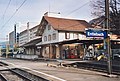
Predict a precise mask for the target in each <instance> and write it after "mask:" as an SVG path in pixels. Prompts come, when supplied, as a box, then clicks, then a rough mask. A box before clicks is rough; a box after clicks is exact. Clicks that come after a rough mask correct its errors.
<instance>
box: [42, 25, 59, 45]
mask: <svg viewBox="0 0 120 81" xmlns="http://www.w3.org/2000/svg"><path fill="white" fill-rule="evenodd" d="M49 26H50V25H49V24H48V25H47V26H46V28H45V30H44V33H43V35H42V42H43V43H46V44H47V43H54V42H57V41H58V40H59V36H58V35H59V34H58V31H57V30H54V29H53V28H52V26H51V29H50V30H49V29H48V27H49ZM53 34H56V38H55V39H53ZM49 35H51V40H48V38H49ZM45 36H46V37H47V40H45Z"/></svg>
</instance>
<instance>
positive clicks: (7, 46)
mask: <svg viewBox="0 0 120 81" xmlns="http://www.w3.org/2000/svg"><path fill="white" fill-rule="evenodd" d="M8 54H9V44H8V35H7V36H6V58H8Z"/></svg>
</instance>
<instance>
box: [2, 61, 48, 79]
mask: <svg viewBox="0 0 120 81" xmlns="http://www.w3.org/2000/svg"><path fill="white" fill-rule="evenodd" d="M6 66H7V67H8V65H7V64H4V63H2V62H0V67H5V69H2V70H0V81H49V80H47V79H45V78H42V77H40V76H37V75H35V74H32V73H30V72H27V71H25V70H22V69H19V68H11V69H10V68H6Z"/></svg>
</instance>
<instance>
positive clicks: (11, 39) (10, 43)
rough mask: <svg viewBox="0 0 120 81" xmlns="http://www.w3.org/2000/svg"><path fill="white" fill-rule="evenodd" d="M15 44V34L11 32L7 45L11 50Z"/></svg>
mask: <svg viewBox="0 0 120 81" xmlns="http://www.w3.org/2000/svg"><path fill="white" fill-rule="evenodd" d="M14 44H15V32H14V31H12V32H11V33H9V45H10V48H13V47H14Z"/></svg>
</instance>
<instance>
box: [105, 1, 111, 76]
mask: <svg viewBox="0 0 120 81" xmlns="http://www.w3.org/2000/svg"><path fill="white" fill-rule="evenodd" d="M105 18H106V23H105V27H106V29H107V34H109V32H110V25H109V19H110V18H109V0H105ZM105 40H106V41H107V54H108V59H107V62H108V75H111V73H112V59H111V56H112V55H111V44H110V37H109V36H107V38H106V39H105Z"/></svg>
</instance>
